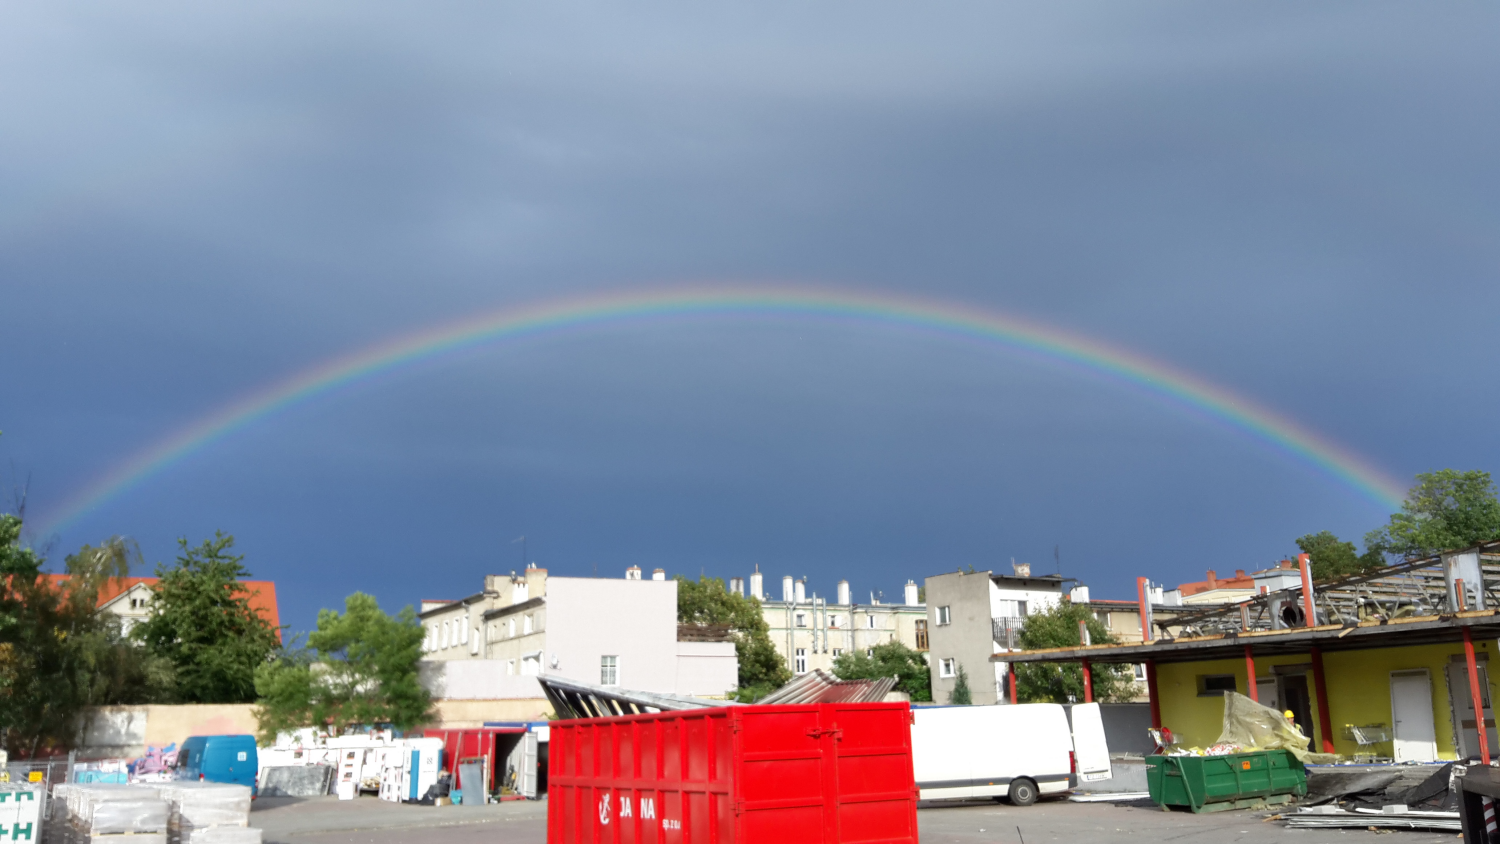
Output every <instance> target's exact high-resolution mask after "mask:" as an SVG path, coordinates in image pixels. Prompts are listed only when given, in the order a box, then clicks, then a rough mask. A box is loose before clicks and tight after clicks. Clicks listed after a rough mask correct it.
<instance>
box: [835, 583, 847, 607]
mask: <svg viewBox="0 0 1500 844" xmlns="http://www.w3.org/2000/svg"><path fill="white" fill-rule="evenodd" d="M838 602H839V604H840V605H842V606H848V605H849V581H847V580H840V581H839V601H838Z"/></svg>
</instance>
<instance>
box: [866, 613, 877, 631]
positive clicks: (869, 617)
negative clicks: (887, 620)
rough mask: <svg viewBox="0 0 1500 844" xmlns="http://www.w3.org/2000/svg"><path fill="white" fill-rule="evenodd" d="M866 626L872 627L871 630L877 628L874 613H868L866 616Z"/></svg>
mask: <svg viewBox="0 0 1500 844" xmlns="http://www.w3.org/2000/svg"><path fill="white" fill-rule="evenodd" d="M865 626H866V627H868V628H870V629H871V630H874V629H875V616H873V615H867V616H865Z"/></svg>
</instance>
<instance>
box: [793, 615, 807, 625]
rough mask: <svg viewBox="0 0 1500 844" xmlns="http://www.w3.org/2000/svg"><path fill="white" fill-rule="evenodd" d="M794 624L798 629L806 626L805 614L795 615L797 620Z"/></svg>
mask: <svg viewBox="0 0 1500 844" xmlns="http://www.w3.org/2000/svg"><path fill="white" fill-rule="evenodd" d="M794 623H795V624H796V625H797V626H798V627H806V626H807V614H806V613H800V612H799V613H797V620H796V622H794Z"/></svg>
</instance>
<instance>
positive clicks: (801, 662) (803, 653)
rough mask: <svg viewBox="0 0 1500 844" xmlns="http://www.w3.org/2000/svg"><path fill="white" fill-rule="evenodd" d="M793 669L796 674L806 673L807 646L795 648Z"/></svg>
mask: <svg viewBox="0 0 1500 844" xmlns="http://www.w3.org/2000/svg"><path fill="white" fill-rule="evenodd" d="M795 670H796V672H797V673H798V674H806V673H807V648H798V649H797V662H796V668H795Z"/></svg>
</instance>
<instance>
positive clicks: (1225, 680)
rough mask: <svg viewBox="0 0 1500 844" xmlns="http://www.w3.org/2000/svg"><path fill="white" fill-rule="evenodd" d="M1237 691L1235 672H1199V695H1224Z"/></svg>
mask: <svg viewBox="0 0 1500 844" xmlns="http://www.w3.org/2000/svg"><path fill="white" fill-rule="evenodd" d="M1233 691H1237V689H1236V687H1235V682H1234V675H1233V674H1199V675H1198V697H1223V696H1224V693H1225V692H1233Z"/></svg>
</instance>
